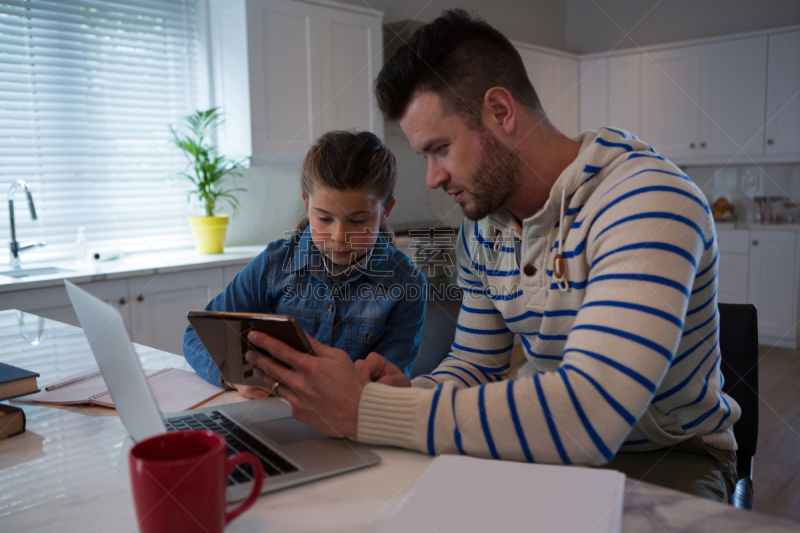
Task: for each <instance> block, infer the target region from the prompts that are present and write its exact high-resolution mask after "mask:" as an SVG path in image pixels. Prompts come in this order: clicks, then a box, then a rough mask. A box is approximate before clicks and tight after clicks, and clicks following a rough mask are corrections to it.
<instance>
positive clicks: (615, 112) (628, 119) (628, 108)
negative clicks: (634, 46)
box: [580, 53, 641, 137]
mask: <svg viewBox="0 0 800 533" xmlns="http://www.w3.org/2000/svg"><path fill="white" fill-rule="evenodd" d="M580 64H581V66H580V73H581V97H580V110H581V112H580V115H581V116H580V123H581V131H586V130H593V131H597V130H598V129H599V128H601V127H603V126H609V127H612V128H620V129H623V130H625V131H629V132H631V133H633V134H634V135H636V136H637V137H639V136H640V132H641V124H640V115H641V54H638V53H632V54H623V55H616V56H610V57H602V58H587V59H581V62H580Z"/></svg>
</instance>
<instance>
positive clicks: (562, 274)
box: [553, 188, 569, 292]
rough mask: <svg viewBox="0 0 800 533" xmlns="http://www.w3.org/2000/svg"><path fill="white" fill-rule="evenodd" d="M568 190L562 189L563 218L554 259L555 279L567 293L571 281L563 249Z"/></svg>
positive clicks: (560, 288)
mask: <svg viewBox="0 0 800 533" xmlns="http://www.w3.org/2000/svg"><path fill="white" fill-rule="evenodd" d="M566 198H567V189H566V188H564V189H561V216H560V217H559V219H558V246H557V250H558V251H557V252H556V256H555V258H554V259H553V279H555V280H556V284H557V285H558V288H559V290H561V291H562V292H567V291H568V290H569V281H568V280H567V273H566V271H565V270H564V257H563V256H562V255H561V247H562V246H563V244H564V222H565V220H564V204H565V203H566Z"/></svg>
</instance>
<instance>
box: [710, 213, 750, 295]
mask: <svg viewBox="0 0 800 533" xmlns="http://www.w3.org/2000/svg"><path fill="white" fill-rule="evenodd" d="M717 246H718V248H719V259H718V261H719V263H718V265H717V301H718V302H720V303H730V304H746V303H747V302H748V300H747V284H748V268H749V261H750V256H749V254H750V231H749V230H747V229H720V228H717Z"/></svg>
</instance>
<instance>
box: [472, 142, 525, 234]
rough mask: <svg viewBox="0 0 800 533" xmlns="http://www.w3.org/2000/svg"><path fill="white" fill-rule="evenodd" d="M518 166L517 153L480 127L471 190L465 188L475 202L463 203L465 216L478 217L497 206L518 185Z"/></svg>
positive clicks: (485, 214) (484, 215) (478, 218)
mask: <svg viewBox="0 0 800 533" xmlns="http://www.w3.org/2000/svg"><path fill="white" fill-rule="evenodd" d="M519 166H520V160H519V156H517V154H516V153H514V151H513V150H512V149H511V148H508V147H507V146H504V145H503V144H502V143H501V142H500V141H499V140H498V139H497V137H495V135H494V133H492V131H491V130H490V129H489V128H483V130H482V131H481V162H480V164H479V165H478V169H477V170H476V171H475V173H474V174H473V176H472V190H470V191H467V194H468V195H469V196H471V197H472V199H473V200H474V202H475V205H474V206H462V208H461V209H462V210H463V211H464V216H466V217H467V218H468V219H470V220H480V219H482V218H485V217H487V216H489V215H490V214H492V213H494V212H495V211H497V210H498V209H500V208H501V207H502V206H503V204H505V203H506V201H507V200H508V199H509V198H510V197H511V195H512V194H514V192H515V191H516V190H517V188H518V187H517V185H518V181H519Z"/></svg>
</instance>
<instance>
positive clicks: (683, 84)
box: [641, 46, 701, 159]
mask: <svg viewBox="0 0 800 533" xmlns="http://www.w3.org/2000/svg"><path fill="white" fill-rule="evenodd" d="M700 59H701V54H700V47H698V46H690V47H682V48H673V49H669V50H661V51H657V52H652V53H650V54H647V55H646V56H644V58H643V60H642V115H641V119H642V139H643V140H644V141H646V142H648V143H649V144H650V145H651V146H653V147H654V148H655V149H656V151H657V152H659V153H660V154H663V155H664V156H665V157H667V158H683V159H687V158H692V157H696V156H697V150H698V148H697V147H698V145H699V138H698V137H699V129H700V77H701V72H700Z"/></svg>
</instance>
